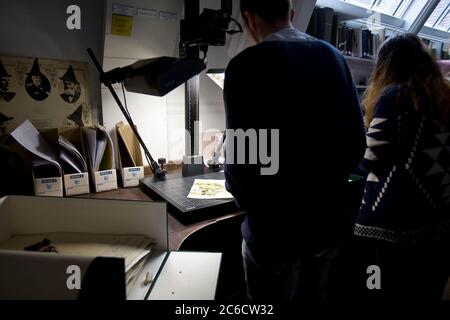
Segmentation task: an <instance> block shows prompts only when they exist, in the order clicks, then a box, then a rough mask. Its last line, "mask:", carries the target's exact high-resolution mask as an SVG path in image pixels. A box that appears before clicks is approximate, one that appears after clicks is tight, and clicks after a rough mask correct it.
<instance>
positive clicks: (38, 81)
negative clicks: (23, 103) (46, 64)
mask: <svg viewBox="0 0 450 320" xmlns="http://www.w3.org/2000/svg"><path fill="white" fill-rule="evenodd" d="M31 82H32V83H33V84H34V85H35V86H36V87H40V86H41V84H42V78H41V76H40V75H32V76H31Z"/></svg>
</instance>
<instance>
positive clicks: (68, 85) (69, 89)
mask: <svg viewBox="0 0 450 320" xmlns="http://www.w3.org/2000/svg"><path fill="white" fill-rule="evenodd" d="M63 83H64V93H65V94H68V95H72V96H73V95H74V94H75V83H73V82H72V81H65V80H63Z"/></svg>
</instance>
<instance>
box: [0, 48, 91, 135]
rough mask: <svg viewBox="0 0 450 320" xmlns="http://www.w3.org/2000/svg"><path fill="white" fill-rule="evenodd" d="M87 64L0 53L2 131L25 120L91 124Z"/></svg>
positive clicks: (57, 125)
mask: <svg viewBox="0 0 450 320" xmlns="http://www.w3.org/2000/svg"><path fill="white" fill-rule="evenodd" d="M89 94H90V93H89V83H88V64H87V63H85V62H78V61H64V60H51V59H41V58H22V57H7V56H1V57H0V130H1V131H0V135H3V134H7V133H10V132H12V131H13V130H14V129H15V128H16V127H17V126H19V125H20V124H21V123H22V122H23V121H24V120H26V119H28V120H30V121H31V122H32V123H33V124H34V126H35V127H36V128H38V129H47V128H63V127H75V126H90V125H92V113H91V106H90V95H89Z"/></svg>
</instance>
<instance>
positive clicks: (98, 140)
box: [83, 125, 117, 192]
mask: <svg viewBox="0 0 450 320" xmlns="http://www.w3.org/2000/svg"><path fill="white" fill-rule="evenodd" d="M83 137H84V145H85V149H86V155H87V159H88V167H89V173H90V175H91V177H92V183H93V185H94V190H95V192H103V191H108V190H114V189H117V173H116V151H115V147H114V145H113V142H112V138H111V136H110V134H109V133H108V132H107V130H106V129H105V128H104V127H102V126H100V125H97V126H96V127H91V128H83ZM99 151H100V153H98V152H99Z"/></svg>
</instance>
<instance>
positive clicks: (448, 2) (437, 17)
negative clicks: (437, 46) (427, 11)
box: [425, 0, 450, 31]
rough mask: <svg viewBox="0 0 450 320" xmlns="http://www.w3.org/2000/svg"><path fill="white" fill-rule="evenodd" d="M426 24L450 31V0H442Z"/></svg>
mask: <svg viewBox="0 0 450 320" xmlns="http://www.w3.org/2000/svg"><path fill="white" fill-rule="evenodd" d="M425 25H426V26H427V27H430V28H434V29H439V30H442V31H450V0H441V2H439V4H438V5H437V7H436V9H434V11H433V13H432V14H431V16H430V18H429V19H428V21H427V22H426V23H425Z"/></svg>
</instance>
